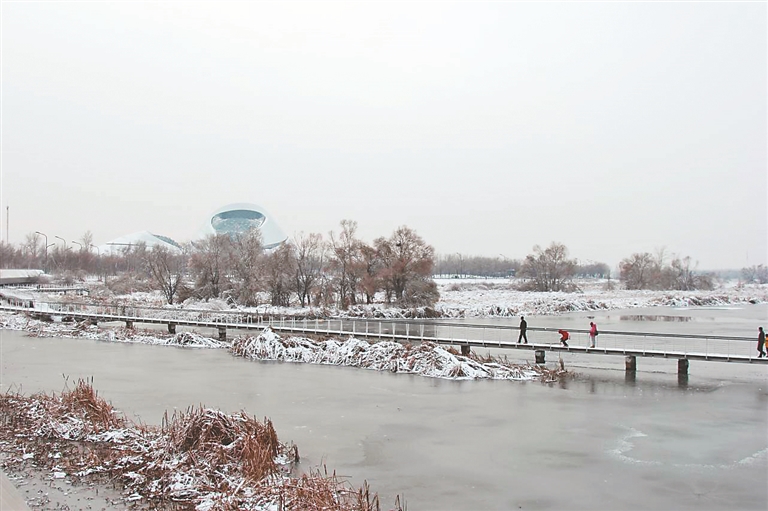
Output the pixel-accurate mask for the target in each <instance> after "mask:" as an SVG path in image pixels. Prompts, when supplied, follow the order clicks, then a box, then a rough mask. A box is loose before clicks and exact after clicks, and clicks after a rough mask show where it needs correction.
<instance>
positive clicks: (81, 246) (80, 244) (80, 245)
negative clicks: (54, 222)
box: [72, 240, 83, 252]
mask: <svg viewBox="0 0 768 511" xmlns="http://www.w3.org/2000/svg"><path fill="white" fill-rule="evenodd" d="M72 243H75V244H77V245H78V246H79V247H80V252H82V251H83V244H82V243H80V242H78V241H75V240H72Z"/></svg>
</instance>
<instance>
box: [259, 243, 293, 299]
mask: <svg viewBox="0 0 768 511" xmlns="http://www.w3.org/2000/svg"><path fill="white" fill-rule="evenodd" d="M293 250H294V248H293V246H292V244H291V243H289V242H286V243H283V244H282V245H280V246H279V247H277V248H275V249H273V250H271V251H270V252H269V253H267V254H266V255H265V257H264V285H265V287H266V290H267V291H268V292H269V297H270V302H271V304H272V305H276V306H282V307H287V306H289V305H290V301H291V293H292V292H293V289H294V288H293V282H294V281H293V279H294V275H295V272H296V260H295V259H294V253H293Z"/></svg>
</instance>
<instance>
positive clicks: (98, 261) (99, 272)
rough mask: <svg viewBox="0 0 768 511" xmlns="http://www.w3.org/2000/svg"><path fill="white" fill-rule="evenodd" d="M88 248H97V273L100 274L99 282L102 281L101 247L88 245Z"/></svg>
mask: <svg viewBox="0 0 768 511" xmlns="http://www.w3.org/2000/svg"><path fill="white" fill-rule="evenodd" d="M88 247H89V248H95V249H96V253H97V254H99V257H98V259H96V271H97V272H98V274H99V280H102V279H101V249H99V247H97V246H96V245H93V244H90V245H88Z"/></svg>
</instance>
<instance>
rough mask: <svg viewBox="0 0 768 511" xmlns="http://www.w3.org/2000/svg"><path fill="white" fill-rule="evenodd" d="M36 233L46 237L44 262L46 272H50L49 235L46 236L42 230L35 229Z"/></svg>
mask: <svg viewBox="0 0 768 511" xmlns="http://www.w3.org/2000/svg"><path fill="white" fill-rule="evenodd" d="M35 234H39V235H40V236H42V237H43V238H45V262H44V263H43V271H44V272H45V273H48V236H46V235H45V234H43V233H42V232H40V231H35Z"/></svg>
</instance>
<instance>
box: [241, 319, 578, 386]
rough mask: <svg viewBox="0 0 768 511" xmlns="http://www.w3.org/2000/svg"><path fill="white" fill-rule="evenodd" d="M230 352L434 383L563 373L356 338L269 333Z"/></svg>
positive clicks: (430, 346)
mask: <svg viewBox="0 0 768 511" xmlns="http://www.w3.org/2000/svg"><path fill="white" fill-rule="evenodd" d="M231 351H232V353H233V354H235V355H239V356H241V357H245V358H250V359H254V360H280V361H286V362H304V363H310V364H330V365H343V366H351V367H362V368H366V369H373V370H376V371H389V372H393V373H409V374H419V375H421V376H428V377H432V378H450V379H494V380H518V381H523V380H543V381H556V380H557V379H558V377H559V376H562V375H564V374H565V372H564V371H562V372H558V371H554V370H548V369H546V368H543V367H540V366H532V365H528V364H511V363H504V362H502V361H500V360H495V359H494V360H490V359H489V360H480V359H478V358H476V357H474V356H468V357H467V356H462V355H459V354H458V353H456V352H455V351H454V350H451V349H446V348H444V347H442V346H439V345H437V344H435V343H433V342H422V343H421V344H419V345H410V344H408V345H402V344H400V343H397V342H391V341H381V342H376V343H369V342H367V341H364V340H361V339H356V338H354V337H350V338H349V339H347V340H346V341H344V342H341V341H338V340H335V339H331V340H327V341H313V340H311V339H307V338H300V337H290V338H287V339H283V338H281V337H280V336H279V335H277V334H276V333H275V332H273V331H272V330H270V329H265V330H264V332H262V333H261V334H260V335H258V336H256V337H240V338H237V339H235V341H234V342H233V343H232V348H231Z"/></svg>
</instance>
